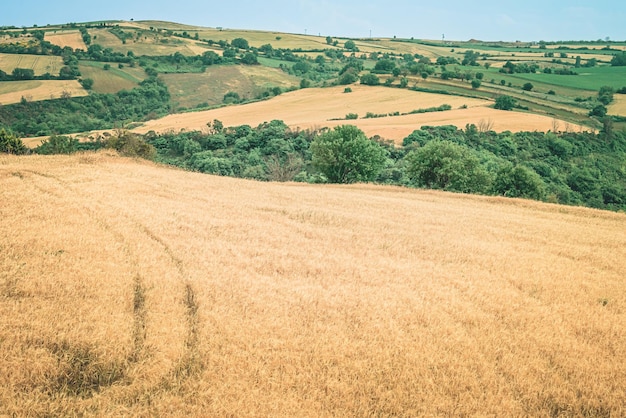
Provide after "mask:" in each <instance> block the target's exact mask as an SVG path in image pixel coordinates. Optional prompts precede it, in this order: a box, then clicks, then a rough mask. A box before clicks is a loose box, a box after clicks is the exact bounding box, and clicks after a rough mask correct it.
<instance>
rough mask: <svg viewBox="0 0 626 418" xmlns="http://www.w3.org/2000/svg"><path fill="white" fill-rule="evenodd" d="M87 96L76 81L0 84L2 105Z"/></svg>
mask: <svg viewBox="0 0 626 418" xmlns="http://www.w3.org/2000/svg"><path fill="white" fill-rule="evenodd" d="M64 95H69V96H70V97H80V96H86V95H87V92H86V91H85V89H83V87H82V86H81V85H80V83H79V82H78V81H76V80H31V81H2V82H0V104H11V103H19V102H20V101H21V100H22V98H24V99H26V100H28V101H39V100H49V99H58V98H60V97H62V96H64Z"/></svg>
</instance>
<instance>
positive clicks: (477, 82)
mask: <svg viewBox="0 0 626 418" xmlns="http://www.w3.org/2000/svg"><path fill="white" fill-rule="evenodd" d="M480 84H481V83H480V80H479V79H474V80H472V88H473V89H477V88H479V87H480Z"/></svg>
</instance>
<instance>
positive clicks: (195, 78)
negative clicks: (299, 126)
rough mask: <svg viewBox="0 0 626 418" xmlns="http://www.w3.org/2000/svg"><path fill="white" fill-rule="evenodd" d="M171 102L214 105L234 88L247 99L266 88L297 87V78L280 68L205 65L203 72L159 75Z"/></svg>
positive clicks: (220, 101) (179, 105) (184, 104)
mask: <svg viewBox="0 0 626 418" xmlns="http://www.w3.org/2000/svg"><path fill="white" fill-rule="evenodd" d="M161 78H162V79H163V80H164V81H165V83H166V84H167V87H168V88H169V91H170V94H171V95H172V102H173V103H174V104H175V105H176V107H181V106H182V107H188V108H191V107H195V106H197V105H198V104H201V103H207V104H209V105H218V104H220V103H222V102H223V99H224V95H225V94H226V93H228V92H229V91H236V92H238V94H239V95H240V96H241V97H245V98H248V99H251V98H254V97H256V96H258V95H259V94H260V93H262V92H263V91H265V90H266V89H267V88H268V87H270V86H272V87H274V86H279V87H281V88H289V87H294V86H297V85H298V84H299V82H300V79H299V78H297V77H294V76H291V75H289V74H287V73H285V72H284V71H281V70H279V69H275V68H268V67H262V66H241V65H237V66H235V65H231V66H223V67H216V66H209V67H208V68H207V69H206V71H205V72H204V73H189V74H163V75H161Z"/></svg>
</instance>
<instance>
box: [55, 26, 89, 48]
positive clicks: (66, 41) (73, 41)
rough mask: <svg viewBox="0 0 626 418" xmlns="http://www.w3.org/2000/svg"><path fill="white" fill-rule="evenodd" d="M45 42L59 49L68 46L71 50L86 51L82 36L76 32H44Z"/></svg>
mask: <svg viewBox="0 0 626 418" xmlns="http://www.w3.org/2000/svg"><path fill="white" fill-rule="evenodd" d="M46 41H48V42H50V43H51V44H54V45H58V46H60V47H61V48H65V47H66V46H69V47H70V48H72V49H82V50H83V51H86V50H87V45H85V42H84V41H83V36H82V35H81V33H80V32H79V31H78V30H70V31H61V32H54V33H51V32H46Z"/></svg>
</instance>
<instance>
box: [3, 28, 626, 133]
mask: <svg viewBox="0 0 626 418" xmlns="http://www.w3.org/2000/svg"><path fill="white" fill-rule="evenodd" d="M350 43H351V44H352V45H350ZM346 45H349V48H348V47H347V46H346ZM55 48H56V49H55ZM624 48H626V44H624V43H623V42H614V41H610V42H608V41H607V42H598V41H589V42H580V41H577V42H558V43H540V44H536V43H531V42H481V41H475V40H471V41H467V42H460V41H446V42H440V41H432V40H423V39H395V38H393V39H391V38H364V39H346V38H332V37H326V38H325V37H320V36H313V35H302V34H286V33H277V32H270V31H265V32H264V31H249V30H240V29H228V28H204V27H197V26H189V25H184V24H180V23H172V22H162V21H133V22H126V21H103V22H91V23H82V24H77V23H72V24H67V25H48V26H46V27H34V28H21V29H17V28H14V29H11V28H5V29H4V30H1V31H0V70H2V71H4V73H6V74H7V75H8V76H7V77H5V80H4V81H1V80H2V79H3V78H2V77H1V76H0V104H3V105H10V104H12V103H16V102H19V101H22V99H24V100H25V101H39V100H51V99H59V98H60V97H67V96H68V94H63V93H64V92H65V93H70V95H71V96H72V97H77V96H81V95H86V94H93V93H109V94H114V93H118V92H120V91H123V90H128V89H132V88H134V87H137V86H138V85H139V83H141V81H143V80H145V79H146V78H148V77H152V76H158V77H160V78H161V79H162V80H164V82H165V83H166V85H167V87H168V89H169V91H170V94H171V101H170V103H169V106H170V112H171V113H180V112H184V111H188V110H190V109H192V110H206V109H207V108H215V107H219V106H221V105H222V104H223V103H230V102H228V100H227V97H228V95H231V97H238V98H239V99H238V100H235V102H237V103H240V102H242V103H247V102H249V101H256V100H260V99H269V98H272V97H273V96H276V95H279V94H281V93H284V92H286V91H291V90H294V89H298V88H300V87H307V86H310V87H317V88H318V89H315V90H313V92H314V93H315V94H319V96H320V97H319V98H318V99H319V102H320V103H323V101H324V100H325V98H326V96H330V95H332V93H330V91H324V88H328V87H331V88H333V87H335V86H337V85H346V86H349V87H357V86H359V77H361V76H363V75H366V74H369V73H370V72H373V74H374V75H376V77H377V78H378V79H379V82H380V83H381V84H384V85H385V86H386V87H387V88H392V89H398V88H400V89H403V90H417V91H420V92H422V93H435V94H446V95H448V96H450V98H449V99H447V101H449V102H451V103H450V104H452V105H453V103H456V102H459V101H461V102H463V101H467V102H471V101H474V100H484V101H486V102H485V106H484V107H485V112H484V114H479V113H478V112H476V109H474V111H473V113H472V112H471V111H468V112H458V111H456V109H455V112H453V113H449V114H446V115H445V116H444V115H441V114H433V113H430V114H428V115H421V116H419V117H403V118H402V119H400V118H395V119H394V118H390V117H379V118H376V120H367V121H362V120H359V121H358V122H354V123H355V124H358V125H359V126H360V127H362V128H363V129H364V130H366V131H367V133H368V134H369V135H380V136H383V137H385V136H388V138H390V139H394V140H396V142H400V141H401V140H402V138H401V136H402V135H406V134H407V132H409V133H410V132H412V131H413V130H415V129H419V127H420V126H423V125H438V124H452V125H456V126H458V127H459V128H463V127H464V126H465V125H466V124H468V123H474V124H478V123H479V122H480V120H481V119H492V120H493V122H494V123H493V124H494V126H495V127H496V128H495V129H496V130H500V131H502V130H511V131H513V132H517V131H520V130H529V131H532V130H535V129H537V130H542V131H547V130H550V129H551V127H552V126H557V125H558V126H561V127H563V126H569V127H570V128H571V129H574V130H580V129H583V130H585V129H587V130H598V129H602V127H603V122H602V116H601V115H602V113H603V112H605V111H606V109H604V110H603V109H601V108H600V109H598V112H599V113H597V114H595V116H593V115H592V116H590V114H591V113H592V111H593V110H594V109H595V108H596V107H597V106H598V105H599V104H600V102H599V101H598V90H599V89H601V88H603V87H609V88H610V89H612V91H614V92H617V91H619V90H620V89H621V88H623V87H626V86H623V85H622V84H623V81H622V80H624V77H625V76H626V72H625V71H626V67H624V66H612V65H610V63H611V62H612V59H613V57H615V56H618V55H620V54H623V53H624ZM351 66H352V67H351ZM66 67H68V68H69V69H70V70H69V71H68V70H67V68H66ZM63 68H65V69H66V71H65V73H64V74H61V70H62V69H63ZM348 68H353V70H354V72H355V77H354V78H351V79H350V80H348V81H345V80H343V81H342V79H341V76H342V74H343V73H344V72H345V71H347V69H348ZM16 69H26V70H30V69H32V70H33V71H34V73H33V77H35V78H37V77H39V78H41V77H47V78H46V79H49V78H61V79H66V78H70V79H74V80H77V81H81V83H82V81H83V80H85V79H86V80H88V83H87V84H83V85H82V87H81V86H79V85H78V84H74V85H73V88H72V89H71V91H70V90H69V89H68V88H67V86H66V85H59V84H54V83H52V81H55V82H56V81H61V80H49V81H47V83H49V84H48V86H46V87H45V88H43V89H41V88H40V89H39V90H37V91H32V88H33V87H32V86H31V85H26V84H24V86H23V87H22V86H21V85H20V84H18V83H21V82H23V80H17V79H11V74H12V71H14V70H16ZM0 75H1V73H0ZM527 85H529V86H530V87H526V88H528V90H527V89H526V88H525V87H524V86H527ZM303 94H304V95H305V96H306V95H308V94H313V93H311V92H309V93H303ZM377 94H378V93H374V92H372V93H371V97H372V99H371V100H372V105H375V106H377V105H378V104H380V103H378V100H377V99H376V95H377ZM234 95H236V96H234ZM502 95H507V96H511V97H513V98H514V99H515V100H516V102H517V107H518V109H517V110H519V111H521V113H522V114H519V113H516V114H514V115H510V114H508V115H507V114H504V113H501V112H492V111H491V110H487V107H490V106H492V105H493V102H494V100H495V99H496V98H497V97H499V96H502ZM620 97H621V95H617V94H616V97H615V102H616V103H618V102H619V101H620V100H621V99H620ZM348 99H349V96H348V95H346V96H343V100H345V103H344V106H343V109H338V111H337V112H336V113H337V114H336V115H332V116H330V117H328V116H327V115H326V113H324V112H318V110H317V109H316V108H315V106H313V108H312V111H311V115H310V116H309V117H308V119H315V120H314V121H310V123H309V125H306V124H304V123H303V122H302V123H301V122H300V121H295V122H294V123H292V122H290V124H291V125H292V126H296V125H298V126H305V125H306V126H333V125H334V124H333V123H328V119H334V118H342V117H344V116H345V115H346V114H347V113H349V112H350V107H351V106H352V103H351V102H350V101H349V100H348ZM270 102H273V103H272V104H271V105H268V106H267V108H264V109H263V110H261V113H264V114H265V113H268V112H270V113H271V112H276V115H274V116H272V117H264V118H263V120H268V119H277V118H279V117H280V116H279V114H282V113H284V114H286V116H285V118H286V119H289V117H290V115H289V112H290V111H291V109H280V106H281V105H282V102H281V100H279V99H277V98H272V99H271V100H270ZM487 103H489V104H488V105H487ZM468 106H469V105H468ZM373 107H374V106H373ZM453 107H455V106H454V105H453ZM246 110H247V109H246V108H242V109H239V108H238V107H237V108H236V110H234V109H231V110H230V111H228V112H226V114H228V113H230V112H232V113H245V112H246ZM395 111H397V109H393V108H389V109H385V110H383V111H375V110H365V111H364V112H375V113H379V114H384V113H387V112H395ZM609 111H610V113H609V115H610V119H611V120H612V122H613V124H614V129H618V130H619V129H623V128H624V117H626V115H625V114H624V112H623V111H622V106H619V105H613V106H610V107H609ZM220 112H221V110H220ZM220 112H218V114H221V113H220ZM315 112H318V115H317V117H314V115H315V114H316V113H315ZM535 115H538V116H535ZM156 116H163V115H156ZM363 116H364V115H361V118H362V117H363ZM186 117H189V118H191V119H193V118H194V117H193V116H184V117H181V119H185V118H186ZM197 117H200V116H197ZM154 118H155V115H154V114H152V113H151V112H149V111H147V113H146V115H145V117H144V118H136V119H134V120H123V121H117V123H116V124H111V123H107V125H110V127H111V128H112V127H114V126H120V125H129V124H133V126H135V124H136V123H141V122H142V121H143V120H145V119H154ZM225 118H229V116H225ZM257 119H258V118H256V119H255V118H252V119H250V120H248V121H244V120H243V118H241V117H239V118H238V120H239V121H240V122H241V123H247V124H251V125H253V124H255V123H256V122H255V121H256V120H257ZM3 123H4V122H3V121H2V120H0V124H3ZM161 124H162V125H163V126H166V125H168V124H169V120H165V121H163V122H162V123H161ZM185 125H186V124H185V123H181V124H180V127H181V128H185V129H189V128H191V127H192V126H195V125H193V124H192V125H190V126H185ZM43 126H44V129H34V130H33V131H29V130H27V131H24V132H18V133H19V134H21V135H22V136H24V137H31V136H39V135H43V134H51V133H63V134H68V133H77V131H76V130H74V131H68V130H67V129H63V130H62V131H60V130H59V129H58V127H55V126H49V125H46V124H43ZM46 126H47V128H45V127H46ZM580 126H583V127H582V128H580Z"/></svg>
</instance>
